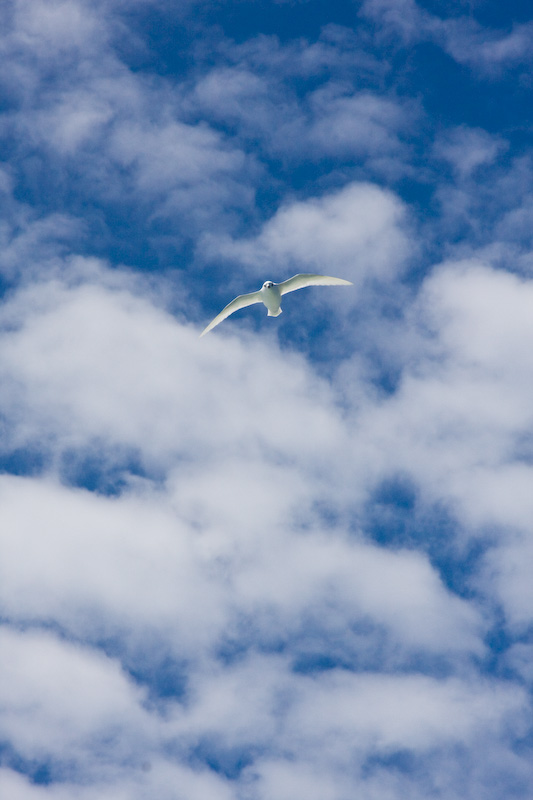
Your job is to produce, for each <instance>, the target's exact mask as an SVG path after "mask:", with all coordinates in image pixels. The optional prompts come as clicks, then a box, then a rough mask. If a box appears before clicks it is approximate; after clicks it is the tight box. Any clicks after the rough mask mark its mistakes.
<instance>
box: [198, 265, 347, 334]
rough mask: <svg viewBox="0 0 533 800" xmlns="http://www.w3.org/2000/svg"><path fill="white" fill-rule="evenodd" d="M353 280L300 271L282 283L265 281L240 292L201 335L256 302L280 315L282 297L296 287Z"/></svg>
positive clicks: (345, 283)
mask: <svg viewBox="0 0 533 800" xmlns="http://www.w3.org/2000/svg"><path fill="white" fill-rule="evenodd" d="M351 285H352V283H351V281H345V280H344V279H343V278H332V277H331V276H330V275H313V274H311V273H300V274H299V275H293V277H292V278H289V279H288V280H286V281H283V282H282V283H274V282H273V281H265V282H264V284H263V285H262V287H261V288H260V289H259V291H258V292H251V293H250V294H240V295H239V296H238V297H236V298H235V300H232V301H231V303H228V305H227V306H226V307H225V308H223V309H222V311H221V312H220V314H217V316H216V317H215V318H214V319H213V320H212V321H211V322H210V323H209V325H208V326H207V327H206V328H204V330H203V331H202V333H201V334H200V336H205V334H206V333H209V331H211V330H213V328H214V327H215V326H216V325H219V324H220V323H221V322H222V321H223V320H225V319H226V318H227V317H229V315H230V314H233V313H234V311H238V310H239V309H240V308H246V306H251V305H253V304H254V303H263V305H265V306H266V308H267V310H268V314H267V316H269V317H279V315H280V314H281V298H282V296H283V295H284V294H287V293H288V292H294V291H296V289H303V288H304V287H305V286H351Z"/></svg>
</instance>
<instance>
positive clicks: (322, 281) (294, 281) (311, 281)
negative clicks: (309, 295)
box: [278, 272, 353, 295]
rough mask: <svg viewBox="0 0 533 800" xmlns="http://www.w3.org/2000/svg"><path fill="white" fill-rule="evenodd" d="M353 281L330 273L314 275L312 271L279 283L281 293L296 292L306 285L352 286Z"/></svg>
mask: <svg viewBox="0 0 533 800" xmlns="http://www.w3.org/2000/svg"><path fill="white" fill-rule="evenodd" d="M352 285H353V284H352V282H351V281H345V280H344V278H332V277H331V276H329V275H312V274H311V273H307V272H301V273H300V274H299V275H293V276H292V278H289V279H288V280H286V281H283V283H278V286H279V290H280V292H281V294H282V295H283V294H287V293H288V292H295V291H296V289H303V288H304V286H352Z"/></svg>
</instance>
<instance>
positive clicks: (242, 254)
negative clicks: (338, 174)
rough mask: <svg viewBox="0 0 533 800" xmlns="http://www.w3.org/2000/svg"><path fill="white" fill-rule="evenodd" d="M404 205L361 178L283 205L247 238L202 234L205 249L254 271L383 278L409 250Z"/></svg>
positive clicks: (359, 280) (360, 281)
mask: <svg viewBox="0 0 533 800" xmlns="http://www.w3.org/2000/svg"><path fill="white" fill-rule="evenodd" d="M406 216H407V215H406V209H405V207H404V206H403V205H402V204H401V203H400V202H399V201H398V199H397V198H396V197H395V196H394V195H392V194H391V193H389V192H386V191H384V190H382V189H379V188H378V187H376V186H373V185H371V184H366V183H352V184H348V185H347V186H345V187H344V188H342V189H341V190H339V191H337V192H333V193H331V194H328V195H325V196H323V197H320V198H311V199H308V200H302V201H295V202H293V203H290V204H289V203H288V204H286V205H284V206H282V207H281V208H280V209H278V211H277V212H276V214H275V215H274V216H273V217H272V218H271V219H270V220H268V221H267V222H266V223H265V225H264V226H263V229H262V231H261V233H260V234H259V235H258V236H257V237H256V238H254V239H252V240H241V241H239V240H236V241H231V242H230V241H222V242H220V241H219V240H218V239H214V240H213V238H212V237H210V238H208V237H206V239H205V245H204V249H205V251H207V252H208V253H209V254H210V255H214V253H215V251H216V252H220V251H222V253H223V254H224V255H225V256H226V257H227V258H229V257H231V258H234V259H238V260H240V261H242V262H244V263H245V264H246V265H247V266H250V267H251V268H252V269H253V271H254V273H255V274H257V275H260V274H261V275H262V276H266V272H265V270H267V269H269V270H270V271H272V266H271V265H272V263H275V264H276V269H278V270H283V273H282V274H278V275H273V276H272V277H273V279H274V280H281V279H283V278H284V277H285V274H284V273H285V272H287V271H289V272H290V271H291V270H293V271H294V272H318V273H323V274H324V273H325V274H332V275H338V276H339V277H344V278H347V279H349V280H351V281H353V283H355V284H356V286H361V284H363V283H364V282H365V281H372V280H377V281H379V280H387V279H390V278H393V277H395V276H396V275H397V274H398V272H400V271H401V269H402V267H403V264H404V262H405V260H406V259H407V258H408V256H409V255H410V254H411V253H412V249H413V248H412V244H411V243H410V241H409V238H408V236H407V232H406V230H405V228H406V226H407V219H406Z"/></svg>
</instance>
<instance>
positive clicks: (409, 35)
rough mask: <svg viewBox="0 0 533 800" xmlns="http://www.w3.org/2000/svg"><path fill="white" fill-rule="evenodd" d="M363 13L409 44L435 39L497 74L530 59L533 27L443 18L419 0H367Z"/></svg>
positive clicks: (466, 61)
mask: <svg viewBox="0 0 533 800" xmlns="http://www.w3.org/2000/svg"><path fill="white" fill-rule="evenodd" d="M362 14H363V15H364V16H367V17H370V18H371V19H373V20H377V21H378V23H379V25H380V28H381V30H382V31H384V32H385V33H388V34H391V33H392V34H394V35H397V36H400V38H401V39H402V41H403V43H404V44H406V45H408V44H412V43H414V42H418V41H424V40H429V41H433V42H434V43H435V44H437V45H438V46H440V47H442V48H443V50H445V52H447V53H448V55H449V56H451V57H452V58H453V59H454V60H455V61H457V62H458V63H459V64H465V65H467V66H469V67H472V68H473V69H475V70H476V71H478V72H479V73H480V74H482V75H483V74H485V75H491V76H496V75H498V74H500V73H501V71H502V70H504V69H505V68H509V67H512V66H514V65H516V64H520V63H527V62H528V61H529V60H530V53H531V41H532V36H533V28H532V26H531V24H530V23H525V24H516V25H513V28H512V30H511V31H510V32H509V33H507V32H503V31H499V30H495V29H491V28H487V27H483V26H482V25H481V24H479V23H478V22H477V21H476V20H475V19H473V18H472V17H471V16H470V17H467V16H466V15H465V16H458V17H452V16H449V17H447V18H444V19H443V18H442V17H439V16H436V15H435V14H431V13H430V12H428V11H426V10H425V9H423V8H421V7H420V6H419V5H418V4H417V3H416V2H415V0H365V2H364V3H363V7H362Z"/></svg>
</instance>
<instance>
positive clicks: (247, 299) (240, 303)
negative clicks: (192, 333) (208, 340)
mask: <svg viewBox="0 0 533 800" xmlns="http://www.w3.org/2000/svg"><path fill="white" fill-rule="evenodd" d="M261 302H262V300H261V292H250V294H240V295H239V296H238V297H236V298H235V300H232V301H231V303H228V305H227V306H226V307H225V308H223V309H222V311H221V312H220V314H217V315H216V317H215V319H214V320H212V321H211V322H210V323H209V325H208V326H207V328H204V330H203V331H202V332H201V334H200V336H205V334H206V333H209V331H212V330H213V328H214V327H215V326H216V325H218V324H219V323H220V322H222V321H223V320H225V319H226V317H229V315H230V314H233V312H234V311H238V310H239V308H246V306H252V305H253V304H254V303H261Z"/></svg>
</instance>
